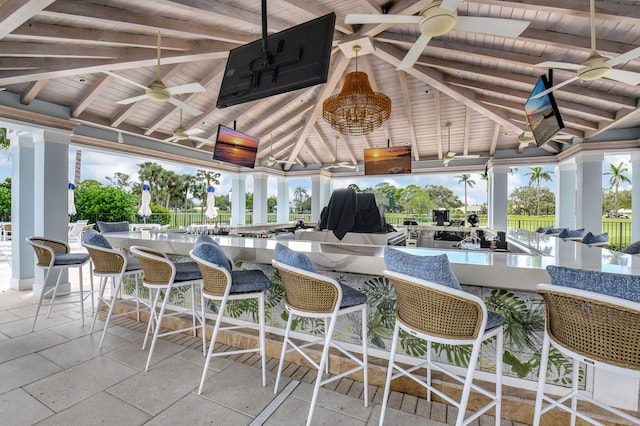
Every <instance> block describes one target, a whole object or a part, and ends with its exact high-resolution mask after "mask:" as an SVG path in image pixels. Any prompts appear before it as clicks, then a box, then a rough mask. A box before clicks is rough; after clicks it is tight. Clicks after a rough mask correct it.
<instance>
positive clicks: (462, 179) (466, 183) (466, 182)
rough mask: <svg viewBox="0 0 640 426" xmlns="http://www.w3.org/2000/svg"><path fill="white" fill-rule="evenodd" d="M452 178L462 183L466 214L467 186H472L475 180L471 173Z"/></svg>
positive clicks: (465, 211)
mask: <svg viewBox="0 0 640 426" xmlns="http://www.w3.org/2000/svg"><path fill="white" fill-rule="evenodd" d="M454 178H456V179H458V183H463V184H464V213H465V214H467V186H468V187H469V188H473V185H475V184H476V181H474V180H473V179H471V175H470V174H468V173H463V174H461V175H458V176H454Z"/></svg>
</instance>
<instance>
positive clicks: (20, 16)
mask: <svg viewBox="0 0 640 426" xmlns="http://www.w3.org/2000/svg"><path fill="white" fill-rule="evenodd" d="M54 1H55V0H6V1H3V2H2V4H0V16H1V17H2V20H1V21H0V23H1V24H2V25H0V39H3V38H4V37H6V36H7V35H9V34H11V33H12V32H13V30H15V29H16V28H18V27H19V26H20V25H22V24H24V23H25V22H27V21H28V20H30V19H31V18H33V16H34V15H36V14H37V13H39V12H40V11H42V10H43V9H44V8H46V7H47V6H49V5H50V4H51V3H53V2H54Z"/></svg>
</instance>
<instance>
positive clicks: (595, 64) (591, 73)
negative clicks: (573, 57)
mask: <svg viewBox="0 0 640 426" xmlns="http://www.w3.org/2000/svg"><path fill="white" fill-rule="evenodd" d="M607 61H608V59H607V58H605V57H604V56H601V55H599V54H598V53H596V52H592V53H591V55H589V57H588V58H587V60H586V61H584V62H583V63H582V65H584V68H581V69H579V70H578V78H580V79H581V80H585V81H592V80H597V79H599V78H601V77H604V76H605V75H607V74H609V71H611V64H610V63H608V62H607Z"/></svg>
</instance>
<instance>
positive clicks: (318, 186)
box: [311, 175, 331, 222]
mask: <svg viewBox="0 0 640 426" xmlns="http://www.w3.org/2000/svg"><path fill="white" fill-rule="evenodd" d="M329 198H331V179H330V178H329V177H328V176H323V175H317V176H311V221H312V222H318V221H319V220H320V213H321V212H322V209H323V208H324V207H325V206H326V205H327V204H329Z"/></svg>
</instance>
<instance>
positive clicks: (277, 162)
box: [274, 160, 296, 164]
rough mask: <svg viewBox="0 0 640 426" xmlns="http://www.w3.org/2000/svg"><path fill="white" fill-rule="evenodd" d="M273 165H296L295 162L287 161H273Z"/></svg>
mask: <svg viewBox="0 0 640 426" xmlns="http://www.w3.org/2000/svg"><path fill="white" fill-rule="evenodd" d="M274 163H276V164H296V162H295V161H289V160H275V161H274Z"/></svg>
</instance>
